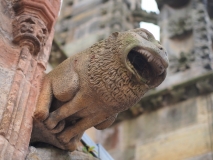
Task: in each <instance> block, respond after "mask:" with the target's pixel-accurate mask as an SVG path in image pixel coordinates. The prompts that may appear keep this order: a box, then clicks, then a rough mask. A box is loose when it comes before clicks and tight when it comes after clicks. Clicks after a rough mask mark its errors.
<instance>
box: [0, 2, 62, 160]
mask: <svg viewBox="0 0 213 160" xmlns="http://www.w3.org/2000/svg"><path fill="white" fill-rule="evenodd" d="M12 2H13V3H11V4H13V5H14V6H13V7H14V10H15V17H14V18H13V23H12V25H13V36H14V39H13V42H14V44H17V45H18V46H20V52H19V59H18V62H17V64H16V69H15V74H14V77H13V82H12V84H11V86H10V92H9V95H8V102H7V105H6V106H5V108H4V109H3V110H4V112H3V114H2V119H1V121H0V140H2V139H5V142H4V143H0V155H4V158H3V159H17V157H19V159H20V160H21V159H25V156H26V154H27V152H28V146H29V141H30V137H31V131H32V126H33V119H32V117H33V112H34V110H35V107H36V101H37V97H38V95H39V92H40V86H41V81H42V78H43V76H44V70H45V63H47V61H48V57H49V53H50V49H51V43H52V39H53V29H52V28H53V25H54V23H55V20H56V17H57V15H58V10H59V7H60V2H61V1H60V0H13V1H12ZM11 21H12V19H11ZM1 142H2V141H1Z"/></svg>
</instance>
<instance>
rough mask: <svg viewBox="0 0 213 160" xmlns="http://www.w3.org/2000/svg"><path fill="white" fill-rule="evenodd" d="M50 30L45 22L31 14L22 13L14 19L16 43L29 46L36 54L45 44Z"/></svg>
mask: <svg viewBox="0 0 213 160" xmlns="http://www.w3.org/2000/svg"><path fill="white" fill-rule="evenodd" d="M48 34H49V33H48V30H47V28H46V26H45V24H44V22H43V21H42V20H40V19H38V18H35V17H32V16H30V15H22V16H19V17H17V18H16V19H15V20H14V21H13V35H14V40H13V41H14V43H17V44H19V45H20V46H21V47H23V46H27V47H28V48H29V50H30V52H31V53H32V54H34V55H36V54H38V53H39V52H40V50H41V48H42V47H43V46H44V45H45V42H46V40H47V36H48Z"/></svg>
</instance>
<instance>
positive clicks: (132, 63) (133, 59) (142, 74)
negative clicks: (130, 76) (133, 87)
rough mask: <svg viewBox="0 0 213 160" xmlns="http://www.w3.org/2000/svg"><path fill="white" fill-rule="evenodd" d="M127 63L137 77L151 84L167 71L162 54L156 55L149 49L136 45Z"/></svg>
mask: <svg viewBox="0 0 213 160" xmlns="http://www.w3.org/2000/svg"><path fill="white" fill-rule="evenodd" d="M127 65H128V66H129V67H130V68H131V70H133V72H134V74H135V75H136V78H137V79H139V80H140V81H142V82H144V83H146V84H150V83H152V82H153V79H155V78H156V77H158V76H161V75H162V74H163V73H164V72H165V67H164V65H163V63H162V61H161V58H160V56H157V57H156V56H154V55H153V54H152V53H150V52H149V51H147V50H145V49H143V48H140V47H136V48H133V49H132V50H131V51H130V52H129V53H128V56H127Z"/></svg>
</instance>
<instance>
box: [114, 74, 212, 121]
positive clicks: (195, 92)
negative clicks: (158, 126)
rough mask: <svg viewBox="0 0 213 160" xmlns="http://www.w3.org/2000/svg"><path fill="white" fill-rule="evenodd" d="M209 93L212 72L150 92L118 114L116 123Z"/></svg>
mask: <svg viewBox="0 0 213 160" xmlns="http://www.w3.org/2000/svg"><path fill="white" fill-rule="evenodd" d="M211 92H213V71H210V72H207V73H205V74H203V75H201V76H197V77H194V78H193V79H190V80H187V81H183V82H181V83H178V84H174V85H172V86H171V87H166V88H164V89H160V90H152V91H150V92H149V93H148V94H147V95H145V96H144V97H143V98H142V99H141V101H140V102H139V103H138V104H136V105H135V106H133V107H132V108H130V109H129V110H127V111H125V112H122V113H120V114H119V116H118V118H117V122H118V121H122V120H124V119H128V118H133V117H136V116H139V115H140V114H142V113H144V112H151V111H155V110H157V109H159V108H161V107H163V106H168V105H171V104H175V103H178V102H181V101H185V100H187V99H190V98H193V97H197V96H200V95H204V94H208V93H211Z"/></svg>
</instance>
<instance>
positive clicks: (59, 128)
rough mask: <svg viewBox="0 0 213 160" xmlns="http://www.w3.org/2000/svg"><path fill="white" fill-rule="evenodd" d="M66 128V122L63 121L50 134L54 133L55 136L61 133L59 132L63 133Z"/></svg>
mask: <svg viewBox="0 0 213 160" xmlns="http://www.w3.org/2000/svg"><path fill="white" fill-rule="evenodd" d="M64 126H65V120H62V121H60V122H59V123H58V124H57V126H56V127H55V128H53V129H52V130H51V131H50V132H51V133H54V134H56V133H59V132H61V131H62V130H63V129H64Z"/></svg>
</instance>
